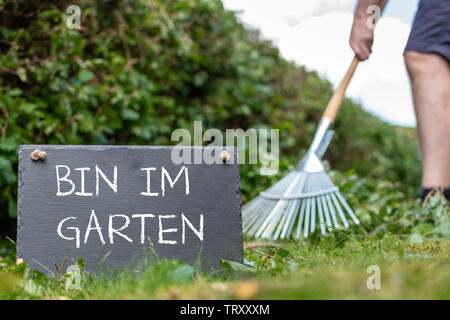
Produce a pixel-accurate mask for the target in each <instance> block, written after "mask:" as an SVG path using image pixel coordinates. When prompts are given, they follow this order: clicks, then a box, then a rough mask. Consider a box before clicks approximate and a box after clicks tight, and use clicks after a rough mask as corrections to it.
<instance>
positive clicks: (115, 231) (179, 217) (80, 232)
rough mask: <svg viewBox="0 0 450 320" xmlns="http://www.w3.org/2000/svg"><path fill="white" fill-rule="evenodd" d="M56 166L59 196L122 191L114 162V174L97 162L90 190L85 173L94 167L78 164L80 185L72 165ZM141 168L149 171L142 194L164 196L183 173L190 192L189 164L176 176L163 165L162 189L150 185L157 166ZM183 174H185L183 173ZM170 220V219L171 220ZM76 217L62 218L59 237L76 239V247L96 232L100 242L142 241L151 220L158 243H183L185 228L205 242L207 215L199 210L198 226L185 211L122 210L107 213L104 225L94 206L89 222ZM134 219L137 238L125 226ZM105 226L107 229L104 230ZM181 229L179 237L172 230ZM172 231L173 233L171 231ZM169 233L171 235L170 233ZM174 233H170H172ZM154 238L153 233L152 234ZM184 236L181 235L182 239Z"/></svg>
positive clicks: (176, 231)
mask: <svg viewBox="0 0 450 320" xmlns="http://www.w3.org/2000/svg"><path fill="white" fill-rule="evenodd" d="M55 169H56V182H57V183H56V185H57V190H56V196H58V197H68V196H78V197H96V196H99V194H101V190H100V189H101V187H100V186H103V187H106V188H108V189H110V190H112V191H113V192H114V193H118V192H119V185H120V183H119V181H118V174H117V172H118V168H117V166H114V169H113V170H112V171H113V173H112V177H110V178H108V176H107V174H105V172H104V171H103V170H101V169H100V168H99V167H98V166H97V165H95V167H94V169H93V170H92V172H91V173H92V174H93V175H95V188H93V189H92V190H91V191H89V190H88V189H87V188H86V185H85V181H86V174H87V173H89V172H90V171H91V168H89V167H83V168H75V169H74V171H76V172H79V176H78V177H77V181H80V186H79V188H77V186H76V184H75V182H74V181H75V179H74V177H72V175H73V174H72V175H71V170H70V167H69V166H66V165H57V166H55ZM140 170H141V171H145V172H146V181H147V182H146V190H143V191H142V192H140V195H141V196H143V197H159V196H161V197H164V196H166V193H167V190H168V187H170V188H173V187H174V186H175V184H176V183H177V182H178V181H179V180H180V178H181V177H182V176H184V181H185V186H184V190H185V195H186V196H188V195H189V171H188V168H187V167H185V166H182V167H181V169H180V171H179V172H178V174H177V175H176V176H175V178H174V179H172V177H171V176H170V174H169V172H168V171H167V170H166V169H165V168H164V167H163V166H162V167H161V180H160V190H158V192H156V191H155V190H152V188H151V183H150V182H151V173H152V172H154V171H156V170H157V169H156V168H155V167H149V168H141V169H140ZM183 174H184V175H183ZM170 220H171V221H170ZM77 222H78V221H77V217H74V216H70V217H66V218H64V219H62V220H61V221H60V222H59V224H58V227H57V230H56V231H57V234H58V236H59V237H60V238H62V239H65V240H71V241H74V242H75V246H76V247H77V248H79V247H80V245H81V244H84V245H87V244H88V243H89V241H90V239H91V238H93V237H94V236H95V238H96V239H97V240H95V241H100V243H101V244H103V245H104V244H106V243H110V244H114V241H115V240H116V239H119V238H120V239H124V240H125V241H128V242H130V243H132V242H134V241H137V242H140V243H141V244H143V243H144V242H145V240H146V238H148V235H147V233H146V225H147V224H148V223H156V224H157V226H158V234H157V239H158V243H159V244H167V245H175V244H178V243H181V244H184V243H185V241H186V232H193V233H194V234H195V235H196V236H197V237H198V239H199V240H200V241H201V242H203V238H204V235H203V226H204V215H203V214H200V215H199V219H198V227H195V226H194V223H193V222H191V221H190V220H189V219H188V218H187V217H186V216H185V215H184V214H183V213H181V214H158V215H157V214H153V213H136V214H123V213H111V214H109V217H108V223H107V226H101V225H100V223H99V220H98V217H97V213H96V212H95V210H94V209H92V211H91V212H90V217H89V223H88V224H87V226H85V227H83V226H79V225H77ZM174 222H177V223H178V225H179V226H180V228H167V227H165V223H167V224H170V225H173V223H174ZM131 223H137V224H140V228H139V229H140V236H139V238H138V239H133V238H132V237H130V236H129V235H127V234H126V229H127V228H128V227H129V225H130V224H131ZM105 229H106V230H105ZM180 230H181V237H180V235H178V237H177V239H176V236H175V235H173V233H179V231H180ZM171 233H172V235H170V234H171ZM167 234H169V235H167ZM170 236H171V237H170ZM151 238H152V239H153V237H151ZM180 238H181V239H180ZM91 241H93V240H91Z"/></svg>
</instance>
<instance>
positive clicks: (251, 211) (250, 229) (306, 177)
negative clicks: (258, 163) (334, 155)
mask: <svg viewBox="0 0 450 320" xmlns="http://www.w3.org/2000/svg"><path fill="white" fill-rule="evenodd" d="M327 131H328V125H326V126H324V124H323V123H321V125H319V128H318V131H317V132H316V136H315V138H314V141H313V144H312V146H311V148H310V150H309V151H308V153H307V154H306V156H305V157H304V158H303V159H302V161H301V162H300V163H299V165H298V167H297V169H296V170H295V171H293V172H291V173H289V174H288V175H287V176H285V177H284V178H283V179H281V180H280V181H279V182H278V183H276V184H275V185H273V186H272V187H270V188H269V189H267V190H266V191H264V192H261V193H260V194H259V196H258V197H256V198H255V199H253V200H252V201H250V202H249V203H247V204H246V205H245V206H244V207H243V208H242V219H243V228H244V233H245V234H246V235H247V236H249V237H254V238H263V239H270V240H277V239H287V238H294V239H299V238H300V237H302V236H303V237H304V238H306V237H308V236H309V235H310V234H311V233H313V232H314V231H315V230H316V229H318V228H320V232H321V234H322V235H324V234H325V233H326V232H327V231H331V230H333V229H339V228H341V224H342V225H343V226H344V227H348V226H349V222H348V219H347V217H346V214H348V216H349V217H350V218H351V219H352V220H353V221H354V222H355V223H356V224H359V220H358V218H356V216H355V214H354V213H353V211H352V209H351V208H350V207H349V205H348V204H347V202H346V201H345V199H344V197H343V196H342V195H341V194H340V193H339V189H338V188H337V187H336V186H335V185H334V184H333V182H332V181H331V180H330V178H329V177H328V176H327V174H326V173H325V171H324V167H323V165H322V162H321V161H320V159H319V157H318V154H319V155H321V154H323V152H324V151H325V149H326V147H327V146H328V143H329V140H330V139H331V135H332V133H331V132H328V133H329V134H327ZM317 141H318V142H317ZM315 142H317V143H315Z"/></svg>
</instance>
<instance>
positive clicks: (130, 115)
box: [120, 109, 139, 120]
mask: <svg viewBox="0 0 450 320" xmlns="http://www.w3.org/2000/svg"><path fill="white" fill-rule="evenodd" d="M120 114H121V116H122V118H124V119H125V120H137V119H139V113H137V112H136V111H134V110H131V109H123V110H122V111H121V113H120Z"/></svg>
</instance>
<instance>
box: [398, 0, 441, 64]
mask: <svg viewBox="0 0 450 320" xmlns="http://www.w3.org/2000/svg"><path fill="white" fill-rule="evenodd" d="M405 51H419V52H424V53H437V54H439V55H441V56H443V57H444V58H446V59H447V61H450V0H420V2H419V6H418V9H417V12H416V17H415V18H414V23H413V26H412V28H411V33H410V35H409V39H408V43H407V44H406V48H405Z"/></svg>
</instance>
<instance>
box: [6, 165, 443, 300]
mask: <svg viewBox="0 0 450 320" xmlns="http://www.w3.org/2000/svg"><path fill="white" fill-rule="evenodd" d="M334 179H335V180H337V181H338V185H340V186H341V189H343V191H344V192H345V194H346V196H347V198H348V200H349V204H350V206H352V207H353V208H356V210H355V213H356V214H357V215H358V217H359V219H360V221H361V224H362V227H357V226H351V228H350V229H349V230H346V231H334V232H333V233H330V234H328V235H327V236H326V237H320V236H318V235H317V234H313V235H312V237H311V238H309V239H307V240H306V241H305V240H300V241H288V242H277V243H275V244H271V243H257V242H251V241H245V253H244V254H245V263H244V264H239V263H233V262H229V261H223V262H222V266H223V271H222V273H221V274H216V275H214V276H213V275H211V274H206V273H204V272H201V271H199V270H198V268H196V267H195V266H194V267H193V266H190V265H188V264H185V263H183V262H180V261H174V260H161V261H158V262H155V263H152V264H149V263H146V261H143V262H142V263H141V264H140V265H139V266H135V267H133V268H129V269H128V270H124V271H122V272H120V273H115V274H109V275H108V274H105V273H99V272H98V273H97V274H96V275H95V274H87V273H83V274H82V276H81V282H80V288H81V289H70V288H67V289H66V280H67V277H68V275H65V276H63V275H54V276H53V277H51V278H49V277H47V276H45V275H44V274H40V273H36V274H35V275H34V277H33V278H32V279H31V277H30V271H29V269H28V267H27V265H26V263H22V264H19V265H16V257H15V246H14V244H13V241H12V240H11V241H6V240H5V239H0V241H3V242H0V299H450V259H449V254H450V240H449V239H450V209H449V206H448V203H447V202H446V201H445V200H443V198H442V197H440V196H439V195H435V196H433V197H431V198H430V199H429V201H428V203H427V205H426V206H425V207H422V206H421V205H419V204H418V202H417V201H415V200H408V199H407V198H406V197H405V196H404V195H402V193H401V192H398V191H397V188H396V186H393V185H392V184H390V183H388V182H383V181H377V180H373V179H360V178H358V177H356V176H355V175H353V174H352V173H350V174H347V175H345V176H344V175H340V174H337V173H336V174H335V175H334ZM356 195H357V196H356ZM373 265H375V266H378V267H379V271H380V285H381V288H380V289H372V290H369V289H368V287H367V281H368V278H369V277H371V276H372V275H373V271H371V272H370V273H368V270H367V268H368V267H369V266H373ZM80 266H81V267H82V266H83V263H82V262H80ZM369 283H370V284H373V283H375V282H374V281H373V280H372V281H369Z"/></svg>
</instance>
